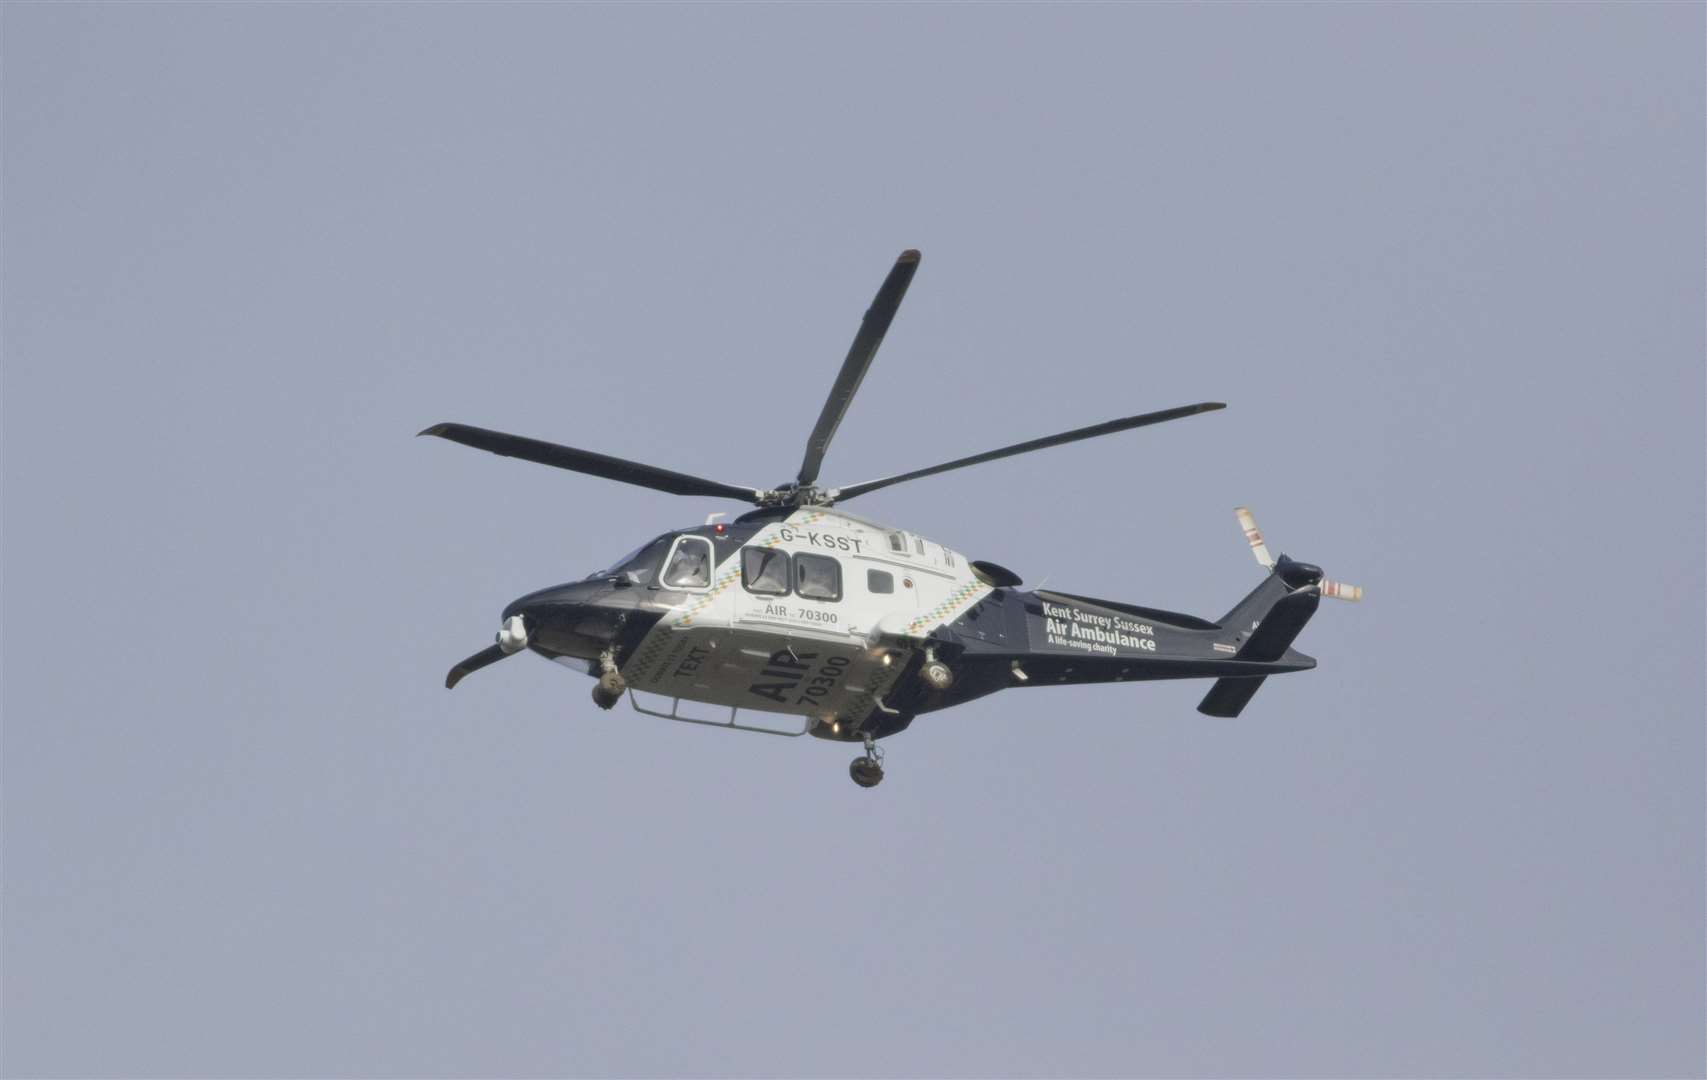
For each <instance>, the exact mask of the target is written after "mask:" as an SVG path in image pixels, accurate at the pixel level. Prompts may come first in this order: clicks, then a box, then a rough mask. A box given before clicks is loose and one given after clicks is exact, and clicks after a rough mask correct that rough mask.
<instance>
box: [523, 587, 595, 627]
mask: <svg viewBox="0 0 1707 1080" xmlns="http://www.w3.org/2000/svg"><path fill="white" fill-rule="evenodd" d="M588 584H589V583H587V582H583V581H577V582H572V583H571V584H568V585H553V586H552V587H551V588H549V589H539V590H537V591H535V592H530V593H528V594H527V595H526V596H522V597H518V598H517V599H515V600H512V601H510V605H509V606H508V607H506V608H505V609H504V614H503V618H504V619H505V620H508V619H509V618H511V617H512V616H515V615H520V616H521V617H522V618H523V619H525V620H527V622H528V625H529V626H531V627H538V628H540V629H544V628H545V627H548V626H559V625H563V624H565V623H571V622H574V621H575V620H576V619H577V618H578V617H579V616H580V615H581V614H583V612H584V610H585V608H586V607H587V605H588V603H589V601H591V600H592V591H593V590H591V589H589V588H587V585H588Z"/></svg>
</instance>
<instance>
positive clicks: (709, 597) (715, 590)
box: [671, 533, 782, 626]
mask: <svg viewBox="0 0 1707 1080" xmlns="http://www.w3.org/2000/svg"><path fill="white" fill-rule="evenodd" d="M780 543H782V534H781V533H772V534H771V535H770V537H769V538H768V539H765V540H760V541H759V542H758V546H759V547H764V548H772V547H776V546H777V545H778V544H780ZM740 580H741V553H740V552H738V551H737V552H736V553H735V554H734V555H733V556H731V557H730V559H729V566H728V568H727V569H725V570H724V571H723V572H722V573H721V574H718V575H717V580H716V581H714V582H712V584H711V588H709V589H707V590H706V591H705V592H703V593H701V594H700V595H699V596H697V597H695V598H694V601H693V603H691V604H688V605H687V606H686V607H685V608H683V609H682V613H681V614H680V615H678V616H677V617H676V621H675V622H674V623H673V624H671V625H673V626H692V625H693V621H694V619H695V618H697V617H698V616H699V614H700V612H702V611H704V610H705V609H706V608H708V607H710V606H711V604H712V601H714V600H716V599H717V598H718V597H719V596H722V595H723V592H724V590H726V589H728V588H729V586H731V585H733V584H735V583H736V582H737V581H740Z"/></svg>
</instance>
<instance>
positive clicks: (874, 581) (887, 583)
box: [865, 570, 895, 593]
mask: <svg viewBox="0 0 1707 1080" xmlns="http://www.w3.org/2000/svg"><path fill="white" fill-rule="evenodd" d="M865 587H866V588H867V589H869V590H871V591H872V592H874V593H892V592H894V591H895V575H893V574H891V573H890V572H889V571H887V570H867V571H866V572H865Z"/></svg>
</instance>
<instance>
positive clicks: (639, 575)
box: [588, 536, 670, 585]
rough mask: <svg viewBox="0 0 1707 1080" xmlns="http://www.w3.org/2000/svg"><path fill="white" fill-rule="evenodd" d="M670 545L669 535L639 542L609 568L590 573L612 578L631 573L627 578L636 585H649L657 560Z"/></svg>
mask: <svg viewBox="0 0 1707 1080" xmlns="http://www.w3.org/2000/svg"><path fill="white" fill-rule="evenodd" d="M669 546H670V537H668V536H660V537H658V539H656V540H652V541H649V542H647V543H644V544H641V545H640V546H639V547H637V548H635V549H634V550H633V551H631V552H629V553H628V554H627V555H624V556H623V557H622V558H620V559H618V560H617V561H616V562H614V563H612V564H611V568H610V569H609V570H600V571H599V572H598V573H596V574H590V575H588V576H589V577H594V578H614V577H623V576H624V575H632V576H631V577H630V578H629V580H631V581H633V582H634V583H635V584H637V585H649V584H651V582H652V575H654V574H656V573H657V572H658V560H660V559H662V558H663V557H664V549H665V548H667V547H669Z"/></svg>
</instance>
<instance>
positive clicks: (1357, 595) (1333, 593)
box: [1319, 578, 1363, 600]
mask: <svg viewBox="0 0 1707 1080" xmlns="http://www.w3.org/2000/svg"><path fill="white" fill-rule="evenodd" d="M1319 588H1320V589H1321V592H1322V595H1323V596H1325V597H1327V598H1328V599H1330V600H1362V599H1363V586H1361V585H1347V584H1346V583H1345V582H1343V581H1329V580H1328V579H1327V578H1323V579H1322V584H1321V585H1320V586H1319Z"/></svg>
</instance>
